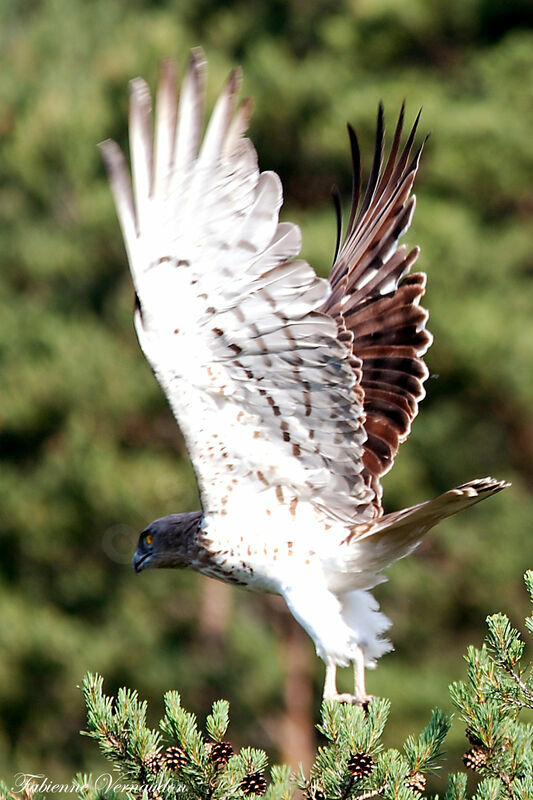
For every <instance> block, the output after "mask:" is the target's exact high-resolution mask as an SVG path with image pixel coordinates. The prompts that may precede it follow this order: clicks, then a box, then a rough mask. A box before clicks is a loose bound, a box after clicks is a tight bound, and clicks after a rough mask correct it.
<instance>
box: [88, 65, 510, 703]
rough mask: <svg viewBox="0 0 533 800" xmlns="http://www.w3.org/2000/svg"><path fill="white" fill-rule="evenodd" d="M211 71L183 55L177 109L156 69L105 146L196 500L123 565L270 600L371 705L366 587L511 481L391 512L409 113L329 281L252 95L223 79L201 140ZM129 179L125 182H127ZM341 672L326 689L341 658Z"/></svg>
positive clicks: (372, 622) (410, 277) (417, 383)
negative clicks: (312, 262) (125, 125)
mask: <svg viewBox="0 0 533 800" xmlns="http://www.w3.org/2000/svg"><path fill="white" fill-rule="evenodd" d="M204 82H205V62H204V59H203V56H202V54H201V53H200V52H199V51H193V53H192V55H191V59H190V64H189V68H188V71H187V74H186V76H185V79H184V81H183V85H182V88H181V92H180V95H179V100H178V96H177V92H176V76H175V68H174V65H173V62H171V61H166V62H164V64H163V67H162V70H161V77H160V82H159V87H158V92H157V103H156V116H155V126H154V130H153V131H152V112H151V102H150V92H149V90H148V87H147V85H146V84H145V82H144V81H142V80H140V79H136V80H135V81H133V82H132V84H131V103H130V155H131V166H132V181H130V176H129V171H128V169H127V166H126V161H125V159H124V156H123V155H122V153H121V151H120V149H119V147H118V146H117V145H116V144H115V143H114V142H112V141H107V142H104V143H103V144H102V146H101V147H102V152H103V156H104V160H105V163H106V165H107V168H108V171H109V175H110V180H111V186H112V190H113V195H114V198H115V203H116V207H117V211H118V216H119V219H120V224H121V227H122V232H123V235H124V240H125V244H126V249H127V253H128V259H129V263H130V267H131V273H132V278H133V283H134V286H135V292H136V296H137V303H136V312H135V325H136V329H137V334H138V337H139V342H140V344H141V347H142V349H143V351H144V353H145V355H146V357H147V359H148V361H149V362H150V364H151V366H152V369H153V370H154V373H155V375H156V377H157V380H158V381H159V383H160V384H161V386H162V388H163V390H164V392H165V394H166V395H167V398H168V400H169V403H170V405H171V407H172V410H173V412H174V415H175V417H176V419H177V421H178V423H179V426H180V428H181V431H182V433H183V436H184V438H185V441H186V444H187V448H188V451H189V454H190V457H191V460H192V463H193V466H194V469H195V473H196V476H197V479H198V484H199V489H200V496H201V502H202V511H198V512H189V513H184V514H171V515H169V516H167V517H163V518H161V519H158V520H156V521H155V522H153V523H152V524H151V525H149V526H148V527H147V528H146V530H145V531H144V532H143V533H142V534H141V537H140V540H139V546H138V549H137V552H136V554H135V557H134V562H133V563H134V567H135V569H136V571H140V570H141V569H144V568H147V567H182V566H186V567H190V568H192V569H196V570H198V571H200V572H203V573H204V574H206V575H209V576H211V577H215V578H218V579H220V580H223V581H226V582H229V583H234V584H238V585H241V586H244V587H246V588H248V589H252V590H254V591H263V592H276V593H278V594H281V595H282V596H283V597H284V598H285V600H286V602H287V605H288V607H289V609H290V611H291V612H292V614H293V615H294V617H295V618H296V619H297V620H298V621H299V622H300V624H301V625H302V626H303V627H304V628H305V630H306V631H307V632H308V633H309V635H310V636H311V638H312V639H313V641H314V643H315V646H316V650H317V653H318V655H319V656H320V657H321V658H323V659H324V661H325V662H326V681H325V689H324V696H325V697H326V698H330V699H341V700H349V701H351V702H357V703H363V702H365V701H366V699H367V695H366V690H365V684H364V666H365V664H366V665H369V666H373V665H374V664H375V661H376V659H377V658H378V657H379V656H380V655H382V654H383V653H384V652H387V650H389V649H390V648H391V645H390V643H389V642H388V640H387V639H386V638H384V632H385V631H386V630H387V628H388V627H389V626H390V623H389V621H388V619H387V618H386V617H385V615H384V614H382V613H381V612H380V611H379V608H378V605H377V602H376V601H375V599H374V598H373V596H372V595H371V594H370V592H369V591H368V590H369V589H371V588H372V587H373V586H375V585H376V584H377V583H379V582H380V581H381V580H383V577H382V576H381V574H380V573H381V571H382V570H383V569H384V568H385V567H387V566H388V565H389V564H391V563H392V562H393V561H395V560H396V559H398V558H401V557H402V556H404V555H406V554H408V553H409V552H411V551H412V550H413V549H414V548H415V547H416V546H417V545H418V544H419V542H420V540H421V538H422V536H423V535H424V534H425V533H426V531H428V530H429V529H430V528H431V527H433V526H434V525H435V524H436V523H437V522H438V521H439V520H441V519H443V518H444V517H447V516H449V515H451V514H455V513H456V512H457V511H461V510H462V509H464V508H467V507H468V506H470V505H472V504H474V503H476V502H478V501H479V500H482V499H483V498H484V497H488V496H489V495H491V494H494V493H495V492H498V491H500V489H502V488H504V487H505V486H506V485H507V484H504V483H502V482H499V481H495V480H493V479H491V478H484V479H480V480H474V481H471V482H470V483H467V484H464V485H462V486H459V487H457V488H455V489H452V490H451V491H449V492H446V493H445V494H444V495H441V496H440V497H438V498H436V499H435V500H430V501H429V502H427V503H422V504H420V505H418V506H414V507H413V508H409V509H405V510H403V511H399V512H395V513H393V514H387V515H383V510H382V505H381V496H382V490H381V484H380V477H381V476H382V475H383V474H385V473H386V472H387V471H388V470H389V469H390V467H391V466H392V463H393V460H394V456H395V455H396V452H397V450H398V446H399V444H400V442H402V441H404V440H405V439H406V437H407V436H408V434H409V431H410V426H411V422H412V420H413V418H414V417H415V416H416V414H417V412H418V403H419V402H420V400H421V399H422V398H423V396H424V388H423V383H424V381H425V379H426V378H427V376H428V370H427V367H426V366H425V364H424V361H423V355H424V353H425V352H426V350H427V349H428V347H429V345H430V344H431V335H430V334H429V333H428V331H427V330H426V320H427V316H428V315H427V312H426V311H425V309H423V308H422V307H421V306H420V299H421V297H422V295H423V294H424V288H425V275H424V274H423V273H414V274H410V273H409V271H410V268H411V266H412V264H413V263H414V262H415V261H416V258H417V256H418V249H417V248H415V249H413V250H410V251H408V250H407V249H406V248H405V246H399V245H398V240H399V238H400V237H401V236H402V234H403V233H404V232H405V231H406V229H407V228H408V227H409V223H410V220H411V217H412V214H413V211H414V206H415V198H414V195H412V194H411V191H412V187H413V182H414V179H415V176H416V172H417V169H418V162H419V158H420V154H421V151H422V146H420V147H419V148H418V149H417V150H416V151H415V152H414V154H413V145H414V140H415V135H416V128H417V123H418V118H417V120H416V121H415V124H414V125H413V128H412V130H411V132H410V133H409V135H408V136H407V138H406V140H405V143H403V144H402V129H403V109H402V112H401V114H400V117H399V120H398V123H397V125H396V129H395V133H394V136H393V141H392V145H391V149H390V152H389V155H388V157H387V159H386V160H384V157H383V142H384V124H383V112H382V109H381V108H380V111H379V114H378V125H377V135H376V146H375V152H374V161H373V165H372V169H371V174H370V178H369V181H368V184H367V186H366V190H365V192H364V195H363V196H362V199H361V197H360V195H361V191H360V185H361V180H360V166H359V147H358V144H357V139H356V136H355V134H354V132H353V130H352V129H351V128H350V129H349V132H350V141H351V147H352V160H353V170H354V183H353V198H352V208H351V213H350V217H349V220H348V226H347V231H346V234H345V237H344V240H343V241H342V242H341V235H340V226H341V214H340V204H338V203H337V209H338V225H339V236H338V244H337V252H336V256H335V261H334V264H333V268H332V270H331V274H330V277H329V281H326V280H323V279H321V278H319V277H317V275H316V273H315V272H314V270H313V269H312V268H311V267H310V266H309V264H307V263H306V262H305V261H302V260H300V259H298V254H299V252H300V245H301V241H300V239H301V237H300V231H299V228H298V227H297V226H296V225H293V224H291V223H280V222H279V211H280V208H281V204H282V188H281V183H280V180H279V178H278V176H277V175H276V174H275V173H273V172H262V173H261V172H260V171H259V168H258V164H257V156H256V152H255V149H254V147H253V145H252V144H251V142H250V141H249V139H247V138H245V136H244V134H245V132H246V128H247V124H248V118H249V115H250V110H251V107H250V103H249V102H247V101H245V102H244V103H242V104H241V105H240V106H237V104H236V93H237V91H238V88H239V83H240V73H239V72H238V71H234V72H233V73H232V74H231V76H230V78H229V80H228V82H227V84H226V86H225V88H224V90H223V92H222V94H221V95H220V97H219V99H218V101H217V103H216V105H215V108H214V111H213V113H212V115H211V118H210V120H209V124H208V126H207V129H206V131H205V134H204V135H203V136H202V127H203V102H204ZM132 184H133V191H132ZM350 662H351V663H353V665H354V694H353V695H339V694H338V693H337V688H336V668H337V665H346V664H349V663H350Z"/></svg>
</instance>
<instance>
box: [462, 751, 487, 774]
mask: <svg viewBox="0 0 533 800" xmlns="http://www.w3.org/2000/svg"><path fill="white" fill-rule="evenodd" d="M486 763H487V754H486V752H485V751H484V750H483V748H482V747H472V748H471V749H470V750H467V751H466V753H465V754H464V756H463V764H464V765H465V767H467V769H473V770H474V772H477V771H478V770H480V769H481V767H484V766H485V764H486Z"/></svg>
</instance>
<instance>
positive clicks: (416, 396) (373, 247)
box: [322, 106, 432, 513]
mask: <svg viewBox="0 0 533 800" xmlns="http://www.w3.org/2000/svg"><path fill="white" fill-rule="evenodd" d="M403 115H404V109H403V106H402V110H401V112H400V116H399V119H398V123H397V125H396V129H395V132H394V138H393V142H392V145H391V150H390V153H389V156H388V158H387V161H386V163H385V164H383V142H384V124H383V109H382V107H381V106H380V108H379V112H378V122H377V132H376V145H375V150H374V160H373V164H372V170H371V174H370V178H369V181H368V185H367V187H366V191H365V194H364V197H363V199H362V201H360V194H361V179H360V155H359V145H358V142H357V137H356V135H355V133H354V132H353V130H352V129H351V128H349V133H350V143H351V148H352V162H353V170H354V178H353V196H352V207H351V212H350V218H349V221H348V229H347V232H346V236H345V239H344V242H343V244H342V246H341V247H340V249H339V248H337V249H338V252H337V254H336V259H335V263H334V265H333V268H332V270H331V275H330V284H331V295H330V297H329V298H328V300H327V301H326V303H325V304H324V307H323V309H322V310H323V311H325V312H326V313H328V314H330V315H331V316H333V317H334V318H335V320H336V322H337V325H338V329H339V338H340V339H341V340H342V341H343V342H344V343H345V344H347V345H348V347H349V349H350V351H351V354H352V367H353V369H354V371H355V373H356V375H357V377H359V379H360V384H359V388H360V390H361V392H362V393H363V396H364V397H363V399H364V410H365V413H366V421H365V423H364V424H365V429H366V432H367V436H368V438H367V441H366V443H365V445H364V455H363V462H364V472H363V474H364V477H365V480H366V481H367V483H368V485H369V486H371V487H372V489H373V490H374V492H375V494H376V506H377V513H381V494H382V490H381V485H380V481H379V479H380V477H381V476H382V475H384V474H385V473H386V472H387V471H388V470H389V469H390V468H391V466H392V464H393V461H394V457H395V455H396V453H397V451H398V447H399V445H400V443H401V442H402V441H404V440H405V439H406V438H407V436H408V435H409V431H410V428H411V422H412V420H413V419H414V417H415V416H416V414H417V412H418V403H419V402H420V400H421V399H422V398H423V396H424V387H423V383H424V381H425V380H426V378H427V376H428V370H427V367H426V365H425V363H424V361H423V359H422V356H423V354H424V353H425V352H426V350H427V349H428V347H429V346H430V344H431V341H432V337H431V334H430V333H429V332H428V331H426V329H425V325H426V321H427V317H428V313H427V311H426V310H425V309H424V308H422V307H421V306H420V304H419V303H420V299H421V297H422V295H423V294H424V291H425V282H426V276H425V275H424V274H423V273H415V274H412V275H408V274H407V273H408V272H409V270H410V268H411V266H412V265H413V264H414V262H415V261H416V259H417V257H418V252H419V250H418V248H414V249H412V250H410V251H408V250H407V249H406V247H405V246H401V247H398V240H399V238H400V236H402V234H403V233H404V232H405V230H406V229H407V228H408V227H409V223H410V221H411V217H412V214H413V211H414V207H415V198H414V196H412V195H411V190H412V187H413V183H414V180H415V176H416V173H417V169H418V164H419V160H420V155H421V152H422V148H423V144H422V145H421V146H420V147H419V148H418V150H417V151H416V153H415V155H414V156H411V150H412V147H413V142H414V139H415V134H416V129H417V125H418V119H419V116H420V115H418V116H417V118H416V120H415V123H414V125H413V127H412V129H411V131H410V133H409V136H408V137H407V140H406V143H405V145H404V147H403V148H402V149H401V150H400V143H401V137H402V128H403Z"/></svg>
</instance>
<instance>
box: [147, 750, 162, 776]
mask: <svg viewBox="0 0 533 800" xmlns="http://www.w3.org/2000/svg"><path fill="white" fill-rule="evenodd" d="M144 766H145V767H146V771H147V772H160V770H162V769H163V767H164V766H165V759H164V758H163V756H162V755H161V753H150V755H148V756H146V758H145V759H144Z"/></svg>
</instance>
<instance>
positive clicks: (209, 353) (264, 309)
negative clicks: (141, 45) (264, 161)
mask: <svg viewBox="0 0 533 800" xmlns="http://www.w3.org/2000/svg"><path fill="white" fill-rule="evenodd" d="M238 83H239V75H238V73H237V72H234V73H233V74H232V75H231V77H230V79H229V81H228V83H227V85H226V88H225V89H224V91H223V93H222V94H221V96H220V98H219V100H218V102H217V104H216V106H215V109H214V111H213V114H212V116H211V119H210V122H209V125H208V127H207V130H206V133H205V136H204V138H203V142H202V143H201V144H200V141H201V126H202V105H203V95H204V88H203V84H204V64H203V60H202V57H201V55H200V54H199V53H198V52H194V53H193V55H192V58H191V62H190V66H189V70H188V72H187V75H186V77H185V80H184V83H183V87H182V90H181V96H180V99H179V103H178V100H177V98H176V92H175V76H174V68H173V65H172V63H171V62H165V64H164V66H163V69H162V74H161V79H160V85H159V90H158V98H157V108H156V112H157V113H156V121H155V132H154V137H153V138H154V141H152V120H151V108H150V95H149V91H148V88H147V86H146V84H145V83H144V82H143V81H141V80H139V79H137V80H135V81H133V83H132V91H131V111H130V150H131V160H132V176H133V195H132V191H131V187H130V180H129V175H128V171H127V168H126V163H125V160H124V157H123V155H122V153H121V151H120V149H119V148H118V146H117V145H116V144H115V143H114V142H105V143H104V144H103V145H102V149H103V154H104V158H105V162H106V165H107V167H108V170H109V173H110V178H111V184H112V189H113V193H114V197H115V202H116V206H117V209H118V215H119V218H120V222H121V226H122V230H123V234H124V238H125V242H126V248H127V252H128V257H129V262H130V266H131V272H132V276H133V282H134V285H135V290H136V292H137V297H138V310H137V314H136V326H137V332H138V336H139V341H140V343H141V346H142V348H143V350H144V353H145V354H146V357H147V358H148V361H149V362H150V364H151V365H152V367H153V370H154V372H155V374H156V377H157V379H158V381H159V382H160V384H161V386H162V387H163V389H164V391H165V393H166V395H167V397H168V399H169V402H170V404H171V406H172V409H173V411H174V414H175V416H176V418H177V420H178V422H179V425H180V427H181V430H182V432H183V434H184V437H185V440H186V443H187V447H188V450H189V453H190V456H191V460H192V462H193V465H194V468H195V471H196V475H197V478H198V482H199V487H200V492H201V497H202V504H203V506H204V511H205V512H206V513H210V512H216V513H220V514H226V513H229V509H232V508H236V507H237V505H236V504H237V503H238V504H239V506H240V507H241V508H242V505H243V503H244V504H245V505H246V509H247V510H248V509H250V510H251V511H253V509H254V507H256V508H257V507H261V499H260V494H262V495H263V497H264V495H265V493H268V495H269V497H272V498H273V499H274V498H275V501H276V502H279V503H281V504H287V505H289V506H290V509H291V511H293V510H294V508H295V505H296V503H297V502H298V501H300V500H303V501H306V500H307V501H309V502H311V503H313V504H314V505H316V506H319V507H321V508H323V509H324V510H326V511H327V513H329V514H330V515H332V516H334V517H337V518H339V519H342V520H353V519H354V517H356V516H357V518H358V519H360V520H362V521H364V520H368V519H370V518H371V517H372V516H373V515H374V513H375V509H374V507H373V506H372V501H373V500H374V492H373V489H372V488H371V487H370V486H369V484H368V481H366V480H365V479H364V477H363V474H362V471H363V447H364V442H365V439H366V435H367V434H366V432H365V429H364V427H363V420H364V412H363V407H362V395H361V392H360V389H359V387H358V385H357V375H356V374H354V371H353V368H352V362H351V356H350V352H349V350H348V349H347V347H346V346H345V344H344V341H343V340H344V336H343V335H341V337H340V338H339V337H338V326H337V323H336V321H335V320H334V319H333V318H332V317H331V316H330V315H329V314H325V313H322V312H320V311H319V310H318V309H320V308H322V307H323V306H324V303H325V302H326V299H327V297H328V294H329V291H330V289H329V285H328V283H327V281H323V280H321V279H319V278H318V277H317V276H316V274H315V272H314V271H313V270H312V269H311V268H310V267H309V265H308V264H307V263H306V262H304V261H301V260H292V259H294V258H295V257H296V256H297V255H298V253H299V250H300V232H299V229H298V228H297V227H296V226H295V225H292V224H288V223H279V221H278V214H279V209H280V206H281V203H282V190H281V185H280V181H279V179H278V177H277V175H275V174H274V173H272V172H264V173H262V174H260V173H259V170H258V167H257V158H256V153H255V150H254V148H253V146H252V144H251V143H250V142H249V141H248V140H247V139H245V138H243V133H244V132H245V130H246V127H247V122H248V116H249V112H250V105H249V103H247V102H244V103H243V104H242V106H241V107H240V108H239V109H237V110H235V99H234V98H235V93H236V90H237V88H238Z"/></svg>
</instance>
